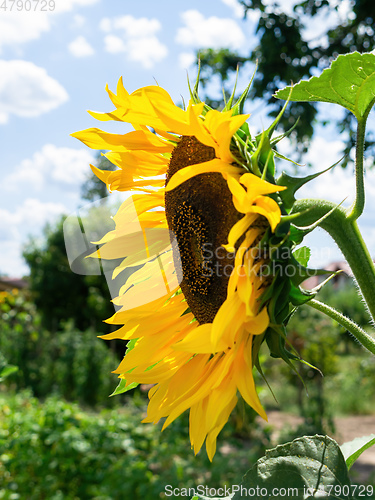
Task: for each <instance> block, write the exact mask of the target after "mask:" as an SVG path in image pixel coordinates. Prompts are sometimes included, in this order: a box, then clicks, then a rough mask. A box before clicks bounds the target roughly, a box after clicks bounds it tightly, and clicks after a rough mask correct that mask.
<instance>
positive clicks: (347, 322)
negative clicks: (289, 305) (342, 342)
mask: <svg viewBox="0 0 375 500" xmlns="http://www.w3.org/2000/svg"><path fill="white" fill-rule="evenodd" d="M306 305H308V306H310V307H313V308H314V309H316V310H317V311H320V312H322V313H324V314H325V315H326V316H329V317H330V318H332V319H334V320H335V321H337V323H339V324H340V325H342V326H343V327H344V328H346V329H347V330H348V332H350V333H351V334H352V335H354V337H355V338H356V339H357V340H358V341H359V342H360V343H361V344H362V345H363V347H365V348H366V349H368V350H369V351H370V352H371V353H372V354H375V339H373V338H372V337H371V336H370V335H369V334H368V333H366V332H365V331H364V330H362V328H361V327H360V326H358V325H357V323H354V321H352V320H351V319H349V318H347V317H346V316H344V315H343V314H341V313H340V312H339V311H337V310H336V309H334V308H333V307H331V306H328V305H327V304H323V303H322V302H319V301H318V300H315V299H312V300H310V301H309V302H306Z"/></svg>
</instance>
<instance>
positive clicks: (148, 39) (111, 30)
mask: <svg viewBox="0 0 375 500" xmlns="http://www.w3.org/2000/svg"><path fill="white" fill-rule="evenodd" d="M99 26H100V29H101V30H102V31H104V32H105V33H107V34H106V36H105V37H104V46H105V50H106V51H107V52H110V53H112V54H116V53H121V52H122V53H124V54H126V57H127V59H128V60H129V61H135V62H139V63H140V64H141V65H142V66H143V67H144V68H151V67H153V66H154V65H155V64H156V63H157V62H159V61H161V60H162V59H164V58H165V57H166V56H167V54H168V49H167V47H166V46H165V45H164V44H163V43H161V42H160V40H159V39H158V38H157V36H156V33H157V32H158V31H160V30H161V24H160V21H159V20H158V19H155V18H153V19H149V18H146V17H141V18H135V17H133V16H130V15H127V16H120V17H115V18H113V19H110V18H107V17H106V18H103V19H102V20H101V22H100V25H99Z"/></svg>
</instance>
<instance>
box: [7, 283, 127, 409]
mask: <svg viewBox="0 0 375 500" xmlns="http://www.w3.org/2000/svg"><path fill="white" fill-rule="evenodd" d="M0 311H2V315H1V316H0V352H1V355H2V357H3V358H4V359H5V360H6V361H7V363H9V364H11V365H14V366H16V367H18V370H17V371H16V372H15V373H13V374H12V376H11V377H9V378H7V380H6V383H7V384H8V386H10V387H12V386H13V387H15V388H16V389H17V390H19V389H23V388H30V389H31V390H32V391H33V393H34V394H35V395H36V396H38V397H46V396H48V395H49V394H51V393H53V392H54V393H57V394H60V395H62V396H64V397H66V398H68V399H72V400H79V401H81V402H83V403H85V404H89V405H95V404H98V403H100V404H101V405H104V404H106V405H108V406H110V405H113V404H115V401H114V400H112V399H108V396H109V394H110V393H111V392H112V391H113V387H114V386H115V384H116V376H115V375H112V376H111V375H110V373H111V371H112V370H114V369H115V367H116V365H117V364H118V361H117V358H116V356H115V355H114V354H113V353H112V351H110V350H109V349H108V347H107V345H106V344H105V342H104V341H102V340H99V339H98V338H97V336H96V335H97V334H96V333H95V331H93V330H87V331H85V332H81V331H79V330H76V329H74V328H73V327H72V325H66V327H65V329H64V330H63V331H61V332H58V333H51V332H49V331H48V330H46V329H44V328H43V327H42V326H41V325H40V318H39V316H38V314H37V313H36V311H35V307H34V306H33V304H32V303H31V302H30V301H29V300H27V297H25V296H24V294H22V293H17V294H13V293H8V294H7V298H6V299H4V300H3V302H2V303H1V304H0ZM4 311H7V312H4Z"/></svg>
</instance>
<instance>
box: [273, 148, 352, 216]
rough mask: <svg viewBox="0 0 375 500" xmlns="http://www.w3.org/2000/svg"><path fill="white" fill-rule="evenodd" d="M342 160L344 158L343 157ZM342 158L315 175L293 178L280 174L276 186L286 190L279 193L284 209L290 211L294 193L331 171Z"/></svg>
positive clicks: (283, 173)
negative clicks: (283, 187)
mask: <svg viewBox="0 0 375 500" xmlns="http://www.w3.org/2000/svg"><path fill="white" fill-rule="evenodd" d="M343 158H344V157H343ZM343 158H340V160H339V161H337V162H336V163H334V164H333V165H331V166H330V167H328V168H326V169H325V170H322V171H321V172H316V173H315V174H310V175H306V177H293V176H291V175H289V174H287V173H286V172H282V174H281V175H280V177H279V178H278V179H277V180H276V184H277V185H278V186H285V187H286V189H284V191H280V193H279V194H280V197H281V199H282V200H283V202H284V205H285V208H286V209H287V210H290V209H291V208H292V207H293V205H294V202H295V201H296V198H295V196H294V195H295V193H296V192H297V191H298V189H300V188H301V187H302V186H304V185H305V184H306V183H307V182H310V181H312V180H313V179H316V178H317V177H319V176H320V175H322V174H324V173H326V172H328V171H329V170H331V169H332V168H333V167H335V166H336V165H337V164H339V163H340V162H341V161H342V159H343Z"/></svg>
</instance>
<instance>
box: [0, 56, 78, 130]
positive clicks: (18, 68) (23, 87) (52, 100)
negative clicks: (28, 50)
mask: <svg viewBox="0 0 375 500" xmlns="http://www.w3.org/2000/svg"><path fill="white" fill-rule="evenodd" d="M0 74H1V75H2V77H1V80H0V123H5V121H6V120H7V119H8V117H9V115H10V114H14V115H17V116H25V117H31V116H39V115H41V114H42V113H47V112H48V111H51V110H52V109H54V108H57V107H58V106H60V105H61V104H63V103H64V102H65V101H67V100H68V98H69V96H68V94H67V92H66V90H65V89H64V87H62V85H60V83H59V82H58V81H57V80H55V79H54V78H52V77H50V76H49V75H48V73H47V71H46V70H45V69H44V68H41V67H39V66H36V65H35V64H34V63H32V62H29V61H21V60H12V61H4V60H0Z"/></svg>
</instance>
